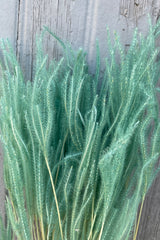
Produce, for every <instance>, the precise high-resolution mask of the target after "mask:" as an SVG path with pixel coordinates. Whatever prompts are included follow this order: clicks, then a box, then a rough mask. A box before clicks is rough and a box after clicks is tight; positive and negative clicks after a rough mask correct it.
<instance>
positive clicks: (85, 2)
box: [0, 0, 160, 240]
mask: <svg viewBox="0 0 160 240" xmlns="http://www.w3.org/2000/svg"><path fill="white" fill-rule="evenodd" d="M148 14H150V16H151V17H152V19H153V22H156V21H157V19H158V18H159V16H160V0H0V37H2V38H9V40H10V41H11V43H12V46H13V48H14V50H15V53H16V55H17V58H18V59H19V62H20V65H21V66H22V68H23V71H24V74H25V77H26V79H31V78H32V71H33V66H34V55H35V41H36V35H37V34H40V32H41V30H42V29H43V26H44V25H45V26H48V27H49V28H50V29H51V30H52V31H53V32H55V33H56V34H57V35H58V36H59V37H61V38H62V39H63V40H68V41H69V42H70V43H71V44H72V46H73V47H74V48H79V47H83V48H84V49H85V50H87V52H88V62H89V65H90V66H91V71H92V70H94V66H95V43H96V39H98V40H99V43H100V50H101V58H102V59H103V58H104V57H105V56H106V55H107V46H106V26H107V25H108V26H109V27H110V29H111V33H114V30H116V32H118V33H119V35H120V37H121V40H122V42H123V44H124V46H125V47H126V48H127V47H128V46H129V44H130V40H131V38H132V33H133V30H134V28H135V27H136V26H137V27H139V29H140V31H142V32H143V33H146V31H147V26H148V25H147V15H148ZM44 45H45V50H46V52H47V53H48V54H49V56H50V57H56V58H57V57H58V56H60V55H61V51H60V49H59V48H58V46H57V43H56V42H55V41H53V39H51V37H50V36H49V35H46V39H45V42H44ZM2 161H3V160H2V157H1V162H0V211H1V212H2V214H3V215H4V198H5V194H4V187H3V180H2V179H3V173H2ZM159 239H160V176H159V177H157V179H156V180H155V182H154V184H153V186H152V188H151V189H150V191H149V193H148V194H147V197H146V200H145V204H144V208H143V212H142V218H141V223H140V228H139V234H138V240H159ZM108 240H109V239H108Z"/></svg>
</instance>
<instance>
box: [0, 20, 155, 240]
mask: <svg viewBox="0 0 160 240" xmlns="http://www.w3.org/2000/svg"><path fill="white" fill-rule="evenodd" d="M48 31H49V30H48ZM158 31H159V24H157V25H156V26H155V27H153V26H152V25H150V30H149V33H148V36H147V37H143V36H142V35H139V34H138V33H137V30H136V31H135V33H134V36H133V40H132V43H131V46H130V48H129V50H128V51H127V53H126V52H125V50H124V49H123V47H122V46H121V44H120V41H119V39H118V37H117V36H116V37H115V39H114V43H113V44H112V43H111V42H112V41H111V40H110V37H109V31H108V52H109V55H108V57H107V59H106V62H105V73H104V74H103V76H100V57H99V47H98V45H97V68H96V73H95V75H94V76H93V75H91V74H90V73H89V70H88V66H87V63H86V54H85V53H84V52H83V50H81V49H80V50H79V51H77V52H74V51H73V50H72V49H71V48H70V47H68V45H66V44H64V43H63V42H62V41H61V40H60V39H58V38H57V40H58V41H59V42H60V44H61V45H62V46H63V48H64V50H65V51H64V58H63V59H61V60H60V61H59V62H57V61H55V60H51V61H50V63H49V65H48V63H47V61H48V57H47V56H46V55H45V54H44V53H43V51H42V45H43V37H41V38H39V39H38V40H37V56H36V66H35V74H34V78H33V79H32V80H33V81H32V82H30V81H25V79H24V77H23V73H22V70H21V68H20V66H19V64H18V62H17V60H16V57H15V55H14V52H13V50H12V48H11V47H10V45H9V43H8V42H7V41H1V49H2V51H3V64H1V83H0V91H1V102H0V106H1V118H0V128H1V139H2V144H3V150H4V180H5V186H6V189H7V196H6V212H7V226H6V227H4V226H3V223H2V221H1V223H0V226H1V232H0V234H1V235H0V236H1V239H2V240H4V239H5V240H11V239H12V240H13V239H18V240H33V239H37V240H41V239H42V240H50V239H52V240H58V239H62V240H78V239H81V240H123V239H125V240H127V239H131V236H132V234H133V235H134V237H133V238H134V239H136V234H137V229H135V232H134V233H133V231H134V225H135V219H136V215H137V209H138V206H139V204H140V201H141V200H143V199H144V197H145V194H146V193H147V191H148V189H149V187H150V185H151V183H152V181H153V179H154V178H155V176H156V174H157V172H158V170H159V168H155V165H156V163H157V160H158V157H159V154H160V147H159V143H160V121H159V104H158V99H157V94H158V91H157V90H158V89H157V87H156V85H157V81H158V79H159V67H160V64H159V60H157V59H158V58H157V57H158V53H159V49H158V48H156V47H155V39H156V37H157V36H158V34H159V32H158ZM49 32H50V31H49ZM50 33H51V32H50ZM51 34H52V35H53V36H54V37H55V35H54V34H53V33H51ZM117 59H118V60H117ZM100 79H101V85H100V86H99V87H98V83H99V81H100ZM136 226H137V225H136Z"/></svg>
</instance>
